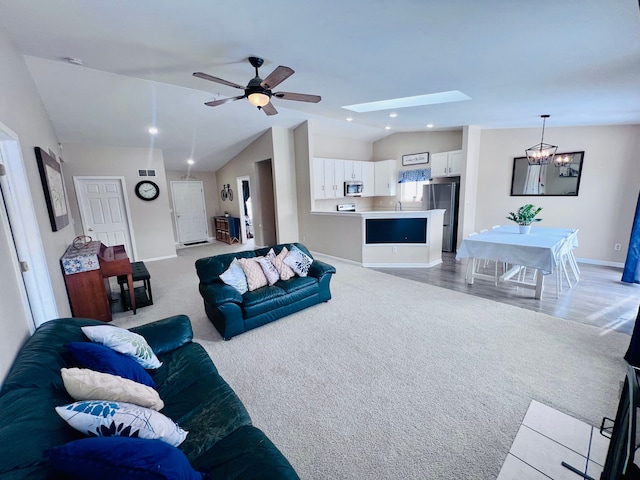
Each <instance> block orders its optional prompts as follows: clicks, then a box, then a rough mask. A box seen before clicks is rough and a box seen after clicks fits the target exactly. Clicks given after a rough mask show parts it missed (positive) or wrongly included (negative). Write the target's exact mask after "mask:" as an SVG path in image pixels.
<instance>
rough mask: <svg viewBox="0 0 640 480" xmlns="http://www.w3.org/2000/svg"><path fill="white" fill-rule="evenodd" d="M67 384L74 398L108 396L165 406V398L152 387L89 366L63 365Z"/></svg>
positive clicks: (147, 405) (84, 398)
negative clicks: (95, 370)
mask: <svg viewBox="0 0 640 480" xmlns="http://www.w3.org/2000/svg"><path fill="white" fill-rule="evenodd" d="M60 374H61V375H62V381H63V382H64V388H66V390H67V393H68V394H69V395H71V398H73V399H74V400H95V399H96V398H99V399H101V400H109V401H111V402H127V403H134V404H136V405H140V406H141V407H146V408H151V409H152V410H162V408H163V407H164V402H163V401H162V400H161V399H160V395H158V392H156V391H155V390H154V389H153V388H151V387H147V386H146V385H142V384H141V383H137V382H134V381H133V380H129V379H127V378H122V377H118V376H116V375H110V374H108V373H101V372H94V371H93V370H89V369H88V368H61V369H60Z"/></svg>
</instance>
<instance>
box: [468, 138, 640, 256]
mask: <svg viewBox="0 0 640 480" xmlns="http://www.w3.org/2000/svg"><path fill="white" fill-rule="evenodd" d="M539 136H540V129H497V130H482V133H481V140H480V164H479V173H478V178H479V181H478V203H477V215H476V222H475V229H476V230H478V229H482V228H488V227H489V228H490V227H491V226H492V225H497V224H502V225H505V224H509V223H511V222H509V221H508V220H506V219H505V217H506V216H507V214H508V212H510V211H513V210H515V209H517V208H518V207H520V206H521V205H524V204H525V203H533V204H535V205H540V206H542V207H543V210H542V212H541V214H540V217H541V218H542V219H543V220H542V222H540V223H539V226H549V227H572V228H578V229H579V230H580V232H579V234H578V240H579V242H580V247H579V248H578V249H577V250H576V256H577V257H578V258H584V259H590V260H595V261H599V262H603V263H605V264H606V263H607V262H608V263H612V264H620V263H623V262H624V260H625V258H626V253H627V249H628V246H629V236H630V233H631V225H632V222H633V216H634V212H635V208H636V202H637V200H638V190H639V188H640V162H638V152H639V151H640V125H620V126H599V127H557V128H546V129H545V138H544V139H545V142H546V143H551V144H553V145H558V152H559V153H560V152H574V151H584V152H585V155H584V163H583V169H582V177H581V181H580V190H579V193H578V196H575V197H535V196H527V197H512V196H510V188H511V172H512V168H513V158H514V157H522V156H524V150H525V148H527V147H529V146H531V145H534V144H535V143H537V142H538V138H539ZM615 243H620V244H622V250H620V251H614V249H613V246H614V244H615Z"/></svg>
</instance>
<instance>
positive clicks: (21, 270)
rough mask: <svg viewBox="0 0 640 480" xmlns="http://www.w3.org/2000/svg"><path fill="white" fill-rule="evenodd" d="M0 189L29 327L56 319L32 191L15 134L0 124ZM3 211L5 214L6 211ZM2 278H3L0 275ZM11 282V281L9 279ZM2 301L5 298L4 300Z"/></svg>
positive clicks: (14, 268)
mask: <svg viewBox="0 0 640 480" xmlns="http://www.w3.org/2000/svg"><path fill="white" fill-rule="evenodd" d="M0 190H1V195H2V199H1V200H0V203H3V204H4V206H3V207H2V206H0V208H2V210H3V211H2V217H3V219H4V220H3V230H5V231H6V233H7V242H8V244H10V245H11V246H10V250H11V255H10V256H11V266H12V268H9V269H7V270H6V271H5V272H6V273H5V272H3V274H6V275H7V280H8V278H9V276H10V275H12V274H11V273H9V271H13V275H14V276H15V279H16V280H15V283H16V284H17V285H18V290H19V291H20V297H21V298H20V300H18V303H20V304H21V305H22V308H23V310H24V314H25V316H26V318H27V319H28V322H29V329H30V331H33V330H34V329H35V327H38V326H39V325H41V324H43V323H44V322H46V321H47V320H51V319H53V318H58V316H59V315H58V307H57V304H56V300H55V295H54V293H53V287H52V285H51V278H50V276H49V269H48V266H47V259H46V256H45V252H44V246H43V244H42V238H41V236H40V229H39V227H38V221H37V218H36V213H35V209H34V206H33V202H32V201H31V198H32V196H31V195H32V194H31V189H30V188H29V181H28V179H27V173H26V171H25V168H24V162H23V159H22V150H21V147H20V142H19V140H18V136H17V135H16V134H15V133H14V132H13V131H11V130H10V129H9V128H7V127H6V126H5V125H4V124H2V123H0ZM5 212H6V213H5ZM3 279H4V278H3ZM11 282H12V283H13V282H14V281H13V280H11ZM3 303H4V299H3Z"/></svg>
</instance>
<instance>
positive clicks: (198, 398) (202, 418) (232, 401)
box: [154, 343, 251, 461]
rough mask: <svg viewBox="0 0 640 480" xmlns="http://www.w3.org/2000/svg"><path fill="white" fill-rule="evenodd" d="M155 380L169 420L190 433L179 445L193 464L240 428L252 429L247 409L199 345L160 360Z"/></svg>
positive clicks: (191, 344) (161, 357) (163, 356)
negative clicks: (249, 427) (213, 446)
mask: <svg viewBox="0 0 640 480" xmlns="http://www.w3.org/2000/svg"><path fill="white" fill-rule="evenodd" d="M160 359H161V360H162V367H160V368H159V369H158V370H156V372H155V375H154V380H155V381H156V383H157V384H158V391H159V393H160V397H161V398H162V399H163V400H164V403H165V407H164V409H163V410H162V413H164V414H165V415H166V416H168V417H169V418H171V419H172V420H174V421H175V422H177V423H178V424H179V425H180V426H181V427H182V428H184V429H185V430H188V431H189V435H187V438H186V440H185V441H184V442H183V443H182V444H181V445H180V450H182V451H183V452H184V453H185V455H187V458H189V460H191V461H193V460H194V459H196V458H198V457H199V456H200V455H202V453H203V452H205V451H206V450H208V449H210V448H211V446H212V445H214V444H215V443H216V442H218V441H220V440H221V439H223V438H224V437H226V436H227V435H229V434H230V433H232V432H233V431H234V430H236V429H237V428H239V427H241V426H243V425H250V424H251V418H250V417H249V414H248V413H247V410H246V409H245V407H244V405H243V404H242V402H241V401H240V399H239V398H238V396H237V395H236V394H235V392H234V391H233V390H232V389H231V387H230V386H229V385H228V384H227V382H226V381H225V380H224V379H223V378H222V377H221V376H220V375H219V374H218V370H217V369H216V367H215V365H214V364H213V363H212V362H211V358H210V357H209V355H208V354H207V352H206V351H205V350H204V348H203V347H202V346H201V345H199V344H197V343H189V344H187V345H184V346H182V347H180V348H178V349H176V350H174V351H171V352H167V353H166V354H163V355H161V356H160Z"/></svg>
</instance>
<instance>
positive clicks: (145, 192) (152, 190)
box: [136, 180, 160, 202]
mask: <svg viewBox="0 0 640 480" xmlns="http://www.w3.org/2000/svg"><path fill="white" fill-rule="evenodd" d="M136 195H137V196H138V198H139V199H140V200H146V201H147V202H149V201H151V200H155V199H156V198H158V195H160V187H158V185H156V184H155V183H153V182H152V181H151V180H142V181H141V182H138V184H137V185H136Z"/></svg>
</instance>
